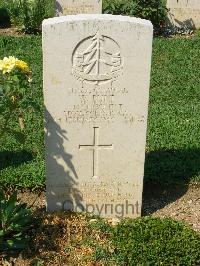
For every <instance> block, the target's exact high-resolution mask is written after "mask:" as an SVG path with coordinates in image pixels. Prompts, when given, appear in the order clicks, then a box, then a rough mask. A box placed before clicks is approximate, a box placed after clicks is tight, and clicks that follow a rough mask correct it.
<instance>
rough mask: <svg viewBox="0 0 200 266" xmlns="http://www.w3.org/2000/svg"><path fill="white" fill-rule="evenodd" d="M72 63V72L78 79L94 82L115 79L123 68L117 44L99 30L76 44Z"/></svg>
mask: <svg viewBox="0 0 200 266" xmlns="http://www.w3.org/2000/svg"><path fill="white" fill-rule="evenodd" d="M72 64H73V66H72V72H73V74H74V76H75V77H76V78H77V79H78V80H81V81H86V82H90V83H95V84H99V83H104V82H108V81H113V80H116V79H117V77H119V76H120V75H121V74H122V69H123V59H122V56H121V52H120V47H119V45H118V44H117V42H115V41H114V40H113V39H111V38H109V37H107V36H103V35H100V33H99V31H98V32H97V33H96V34H95V36H93V37H89V38H86V39H84V40H83V41H81V42H80V43H79V44H78V45H77V47H76V48H75V50H74V53H73V58H72Z"/></svg>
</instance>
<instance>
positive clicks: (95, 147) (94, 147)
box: [79, 127, 113, 177]
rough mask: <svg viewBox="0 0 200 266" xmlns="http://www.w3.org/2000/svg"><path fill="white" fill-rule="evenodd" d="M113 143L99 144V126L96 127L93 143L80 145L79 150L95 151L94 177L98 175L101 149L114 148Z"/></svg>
mask: <svg viewBox="0 0 200 266" xmlns="http://www.w3.org/2000/svg"><path fill="white" fill-rule="evenodd" d="M112 149H113V144H110V145H101V144H99V128H98V127H94V137H93V145H79V150H92V151H93V177H97V176H98V165H99V150H112Z"/></svg>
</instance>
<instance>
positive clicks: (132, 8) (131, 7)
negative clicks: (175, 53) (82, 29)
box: [103, 0, 167, 28]
mask: <svg viewBox="0 0 200 266" xmlns="http://www.w3.org/2000/svg"><path fill="white" fill-rule="evenodd" d="M103 11H104V13H110V14H113V15H127V16H135V17H139V18H143V19H148V20H150V21H151V22H152V24H153V25H154V26H155V27H157V28H158V27H160V26H162V25H163V24H164V23H165V20H166V15H167V8H166V1H165V0H148V1H146V0H104V1H103Z"/></svg>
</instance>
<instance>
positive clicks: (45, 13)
mask: <svg viewBox="0 0 200 266" xmlns="http://www.w3.org/2000/svg"><path fill="white" fill-rule="evenodd" d="M0 4H1V5H0V7H2V8H6V9H7V10H8V13H9V15H10V18H11V22H12V24H13V25H15V26H17V27H19V28H20V29H21V30H23V31H25V32H26V33H36V32H38V31H40V30H41V24H42V21H43V20H44V19H46V18H49V17H53V15H54V1H53V0H9V1H7V0H0Z"/></svg>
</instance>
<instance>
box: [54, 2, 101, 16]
mask: <svg viewBox="0 0 200 266" xmlns="http://www.w3.org/2000/svg"><path fill="white" fill-rule="evenodd" d="M55 7H56V15H57V16H63V15H64V16H65V15H76V14H101V13H102V0H56V2H55Z"/></svg>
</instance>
